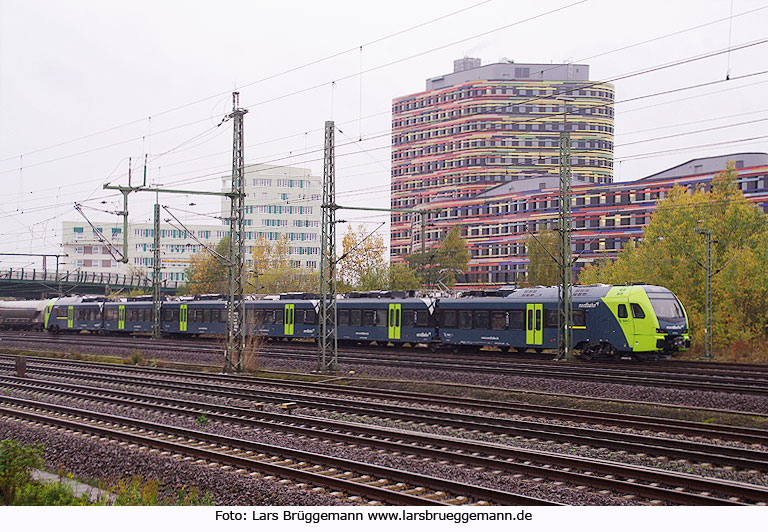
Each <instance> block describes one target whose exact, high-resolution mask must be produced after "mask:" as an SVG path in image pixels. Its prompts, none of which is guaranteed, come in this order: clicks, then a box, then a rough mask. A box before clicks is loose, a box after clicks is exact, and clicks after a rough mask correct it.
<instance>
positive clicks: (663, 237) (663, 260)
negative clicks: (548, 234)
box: [579, 163, 768, 349]
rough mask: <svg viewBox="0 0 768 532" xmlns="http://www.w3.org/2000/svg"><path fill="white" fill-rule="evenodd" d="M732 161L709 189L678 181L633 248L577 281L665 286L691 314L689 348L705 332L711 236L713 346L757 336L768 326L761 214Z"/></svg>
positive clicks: (766, 248)
mask: <svg viewBox="0 0 768 532" xmlns="http://www.w3.org/2000/svg"><path fill="white" fill-rule="evenodd" d="M736 176H737V173H736V170H735V167H734V165H733V163H729V164H728V165H727V168H726V170H725V171H723V172H721V173H719V174H717V175H716V176H715V177H714V178H713V180H712V185H711V191H709V190H703V189H701V188H700V189H699V190H696V191H695V192H690V191H689V190H688V189H686V188H682V187H679V186H675V187H674V188H673V189H672V190H671V191H670V193H669V195H668V196H667V197H666V198H665V199H664V200H663V201H661V202H660V203H659V204H658V208H657V210H656V213H655V214H654V215H653V216H652V217H651V221H650V223H649V225H648V227H646V229H645V232H644V235H643V239H642V241H640V243H639V244H638V245H637V246H629V247H627V248H626V249H624V250H622V251H621V252H620V253H619V255H618V258H617V259H616V260H615V261H613V262H611V261H603V262H601V263H598V264H595V265H592V266H589V267H587V268H585V269H584V270H583V271H582V273H581V276H580V278H579V280H580V282H581V283H582V284H589V283H595V282H602V283H608V284H626V283H634V282H643V283H648V284H654V285H660V286H665V287H667V288H668V289H670V290H671V291H672V292H674V293H675V294H676V295H677V296H678V297H679V298H680V300H681V301H682V303H683V305H684V306H685V309H686V311H687V313H688V319H689V321H690V326H691V333H692V335H693V341H694V345H702V344H703V337H704V331H703V329H704V310H705V309H704V303H705V293H704V286H705V276H706V270H705V267H704V266H705V265H706V238H705V236H704V234H703V233H704V232H706V231H710V232H711V235H712V250H711V253H712V273H713V277H712V330H713V342H714V345H715V347H716V348H720V349H722V348H723V347H724V346H728V345H733V344H736V343H739V342H741V343H742V344H745V343H746V344H749V343H751V342H754V341H756V340H758V339H760V338H761V337H762V336H763V334H764V331H765V326H766V325H767V324H768V268H767V267H766V265H767V264H768V226H767V225H766V221H767V219H766V215H765V214H764V213H763V212H762V211H761V210H760V208H759V207H758V206H756V205H754V204H751V203H749V202H748V201H747V200H746V198H745V197H744V195H743V194H742V193H741V191H740V190H739V188H738V186H737V185H736Z"/></svg>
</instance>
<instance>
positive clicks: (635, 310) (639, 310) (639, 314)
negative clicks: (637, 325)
mask: <svg viewBox="0 0 768 532" xmlns="http://www.w3.org/2000/svg"><path fill="white" fill-rule="evenodd" d="M629 307H630V308H631V309H632V317H633V318H637V319H638V320H642V319H643V318H645V312H643V307H641V306H640V305H638V304H637V303H630V304H629Z"/></svg>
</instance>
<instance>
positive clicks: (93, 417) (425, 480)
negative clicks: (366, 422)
mask: <svg viewBox="0 0 768 532" xmlns="http://www.w3.org/2000/svg"><path fill="white" fill-rule="evenodd" d="M2 405H3V406H2V407H0V415H3V416H6V417H11V418H19V419H25V420H28V421H33V422H37V423H44V424H47V425H52V426H56V427H63V428H66V429H69V430H73V431H78V432H81V433H86V434H93V435H96V436H99V437H105V438H109V439H113V440H117V441H122V442H129V443H132V444H136V445H140V446H145V447H147V448H150V449H158V450H161V451H166V452H169V453H176V454H178V455H180V456H188V457H192V458H195V459H198V460H204V461H205V462H208V463H212V464H215V465H224V466H229V467H237V468H239V469H242V470H243V471H242V472H246V471H257V472H259V473H260V474H268V475H273V476H276V477H279V478H281V479H291V480H293V481H297V482H301V483H304V484H307V487H308V488H310V489H311V487H310V486H311V485H314V486H318V487H323V488H330V489H335V490H338V491H341V492H343V493H346V494H354V495H357V496H362V497H365V498H366V499H369V500H372V501H382V502H386V503H389V504H396V505H419V506H422V505H435V504H438V505H455V504H462V505H463V504H488V503H493V504H499V505H515V504H528V505H551V504H553V503H550V502H548V501H544V500H540V499H535V498H532V497H525V496H521V495H517V494H514V493H508V492H504V491H502V490H494V489H490V488H484V487H482V486H473V485H466V484H460V483H457V482H453V481H449V480H445V479H440V478H436V477H429V476H426V475H420V474H417V473H411V472H408V471H400V470H396V469H392V468H385V467H380V466H376V465H372V464H363V463H359V462H353V461H350V460H345V459H342V458H336V457H332V456H326V455H318V454H315V453H308V452H304V451H298V450H295V449H289V448H285V447H277V446H273V445H267V444H262V443H257V442H253V441H248V440H243V439H238V438H230V437H227V436H222V435H217V434H210V433H207V432H202V431H196V430H190V429H184V428H180V427H175V426H171V425H164V424H160V423H152V422H147V421H141V420H137V419H131V418H125V417H122V416H112V415H109V414H104V413H100V412H93V411H88V410H84V409H78V408H68V407H63V406H60V405H54V404H48V403H42V402H39V401H27V400H22V399H11V398H2Z"/></svg>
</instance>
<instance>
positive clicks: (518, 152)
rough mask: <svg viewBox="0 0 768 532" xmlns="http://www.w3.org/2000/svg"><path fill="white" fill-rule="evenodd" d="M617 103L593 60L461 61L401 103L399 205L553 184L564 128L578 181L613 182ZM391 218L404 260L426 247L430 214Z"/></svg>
mask: <svg viewBox="0 0 768 532" xmlns="http://www.w3.org/2000/svg"><path fill="white" fill-rule="evenodd" d="M613 101H614V91H613V86H612V85H611V84H608V83H598V82H590V81H589V67H588V66H587V65H575V64H559V65H553V64H533V63H530V64H529V63H525V64H520V63H514V62H511V61H506V60H504V61H502V62H499V63H493V64H489V65H481V62H480V60H479V59H476V58H468V57H467V58H463V59H460V60H457V61H456V62H454V72H453V73H450V74H445V75H442V76H437V77H433V78H430V79H429V80H427V90H426V91H424V92H419V93H414V94H410V95H407V96H403V97H399V98H395V100H394V101H393V106H392V185H391V206H392V208H393V209H398V208H400V209H416V210H420V209H427V208H428V207H429V208H431V207H432V206H433V205H434V204H435V203H437V202H451V201H463V200H468V199H470V198H475V197H478V195H480V194H483V193H485V192H486V191H488V190H490V189H494V188H496V187H499V186H500V185H508V187H509V190H516V189H519V188H521V187H522V188H526V187H530V186H531V183H535V185H533V186H535V187H539V188H540V189H543V188H548V187H550V186H552V184H553V183H554V184H556V183H557V181H558V176H559V170H560V168H559V165H560V158H559V147H560V135H561V132H563V131H568V132H570V136H571V146H572V150H571V153H572V156H571V168H572V170H571V171H572V175H573V182H574V185H578V184H580V183H585V184H588V183H596V184H602V183H610V182H611V181H612V179H613V177H612V176H613V173H612V172H613ZM519 181H524V182H525V183H521V184H520V185H513V184H511V183H514V182H519ZM391 221H392V225H391V235H390V252H391V255H392V258H393V260H394V261H396V262H397V261H400V260H402V257H403V256H404V255H406V254H409V253H411V252H413V251H414V250H415V249H419V246H418V244H417V241H418V238H419V231H418V230H416V227H417V226H418V225H419V224H420V223H421V216H420V215H414V214H410V213H394V214H393V215H392V217H391Z"/></svg>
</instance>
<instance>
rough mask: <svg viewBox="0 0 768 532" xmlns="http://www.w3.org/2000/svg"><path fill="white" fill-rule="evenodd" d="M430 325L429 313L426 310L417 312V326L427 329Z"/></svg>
mask: <svg viewBox="0 0 768 532" xmlns="http://www.w3.org/2000/svg"><path fill="white" fill-rule="evenodd" d="M428 325H429V312H427V311H426V310H417V311H416V326H417V327H427V326H428Z"/></svg>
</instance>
